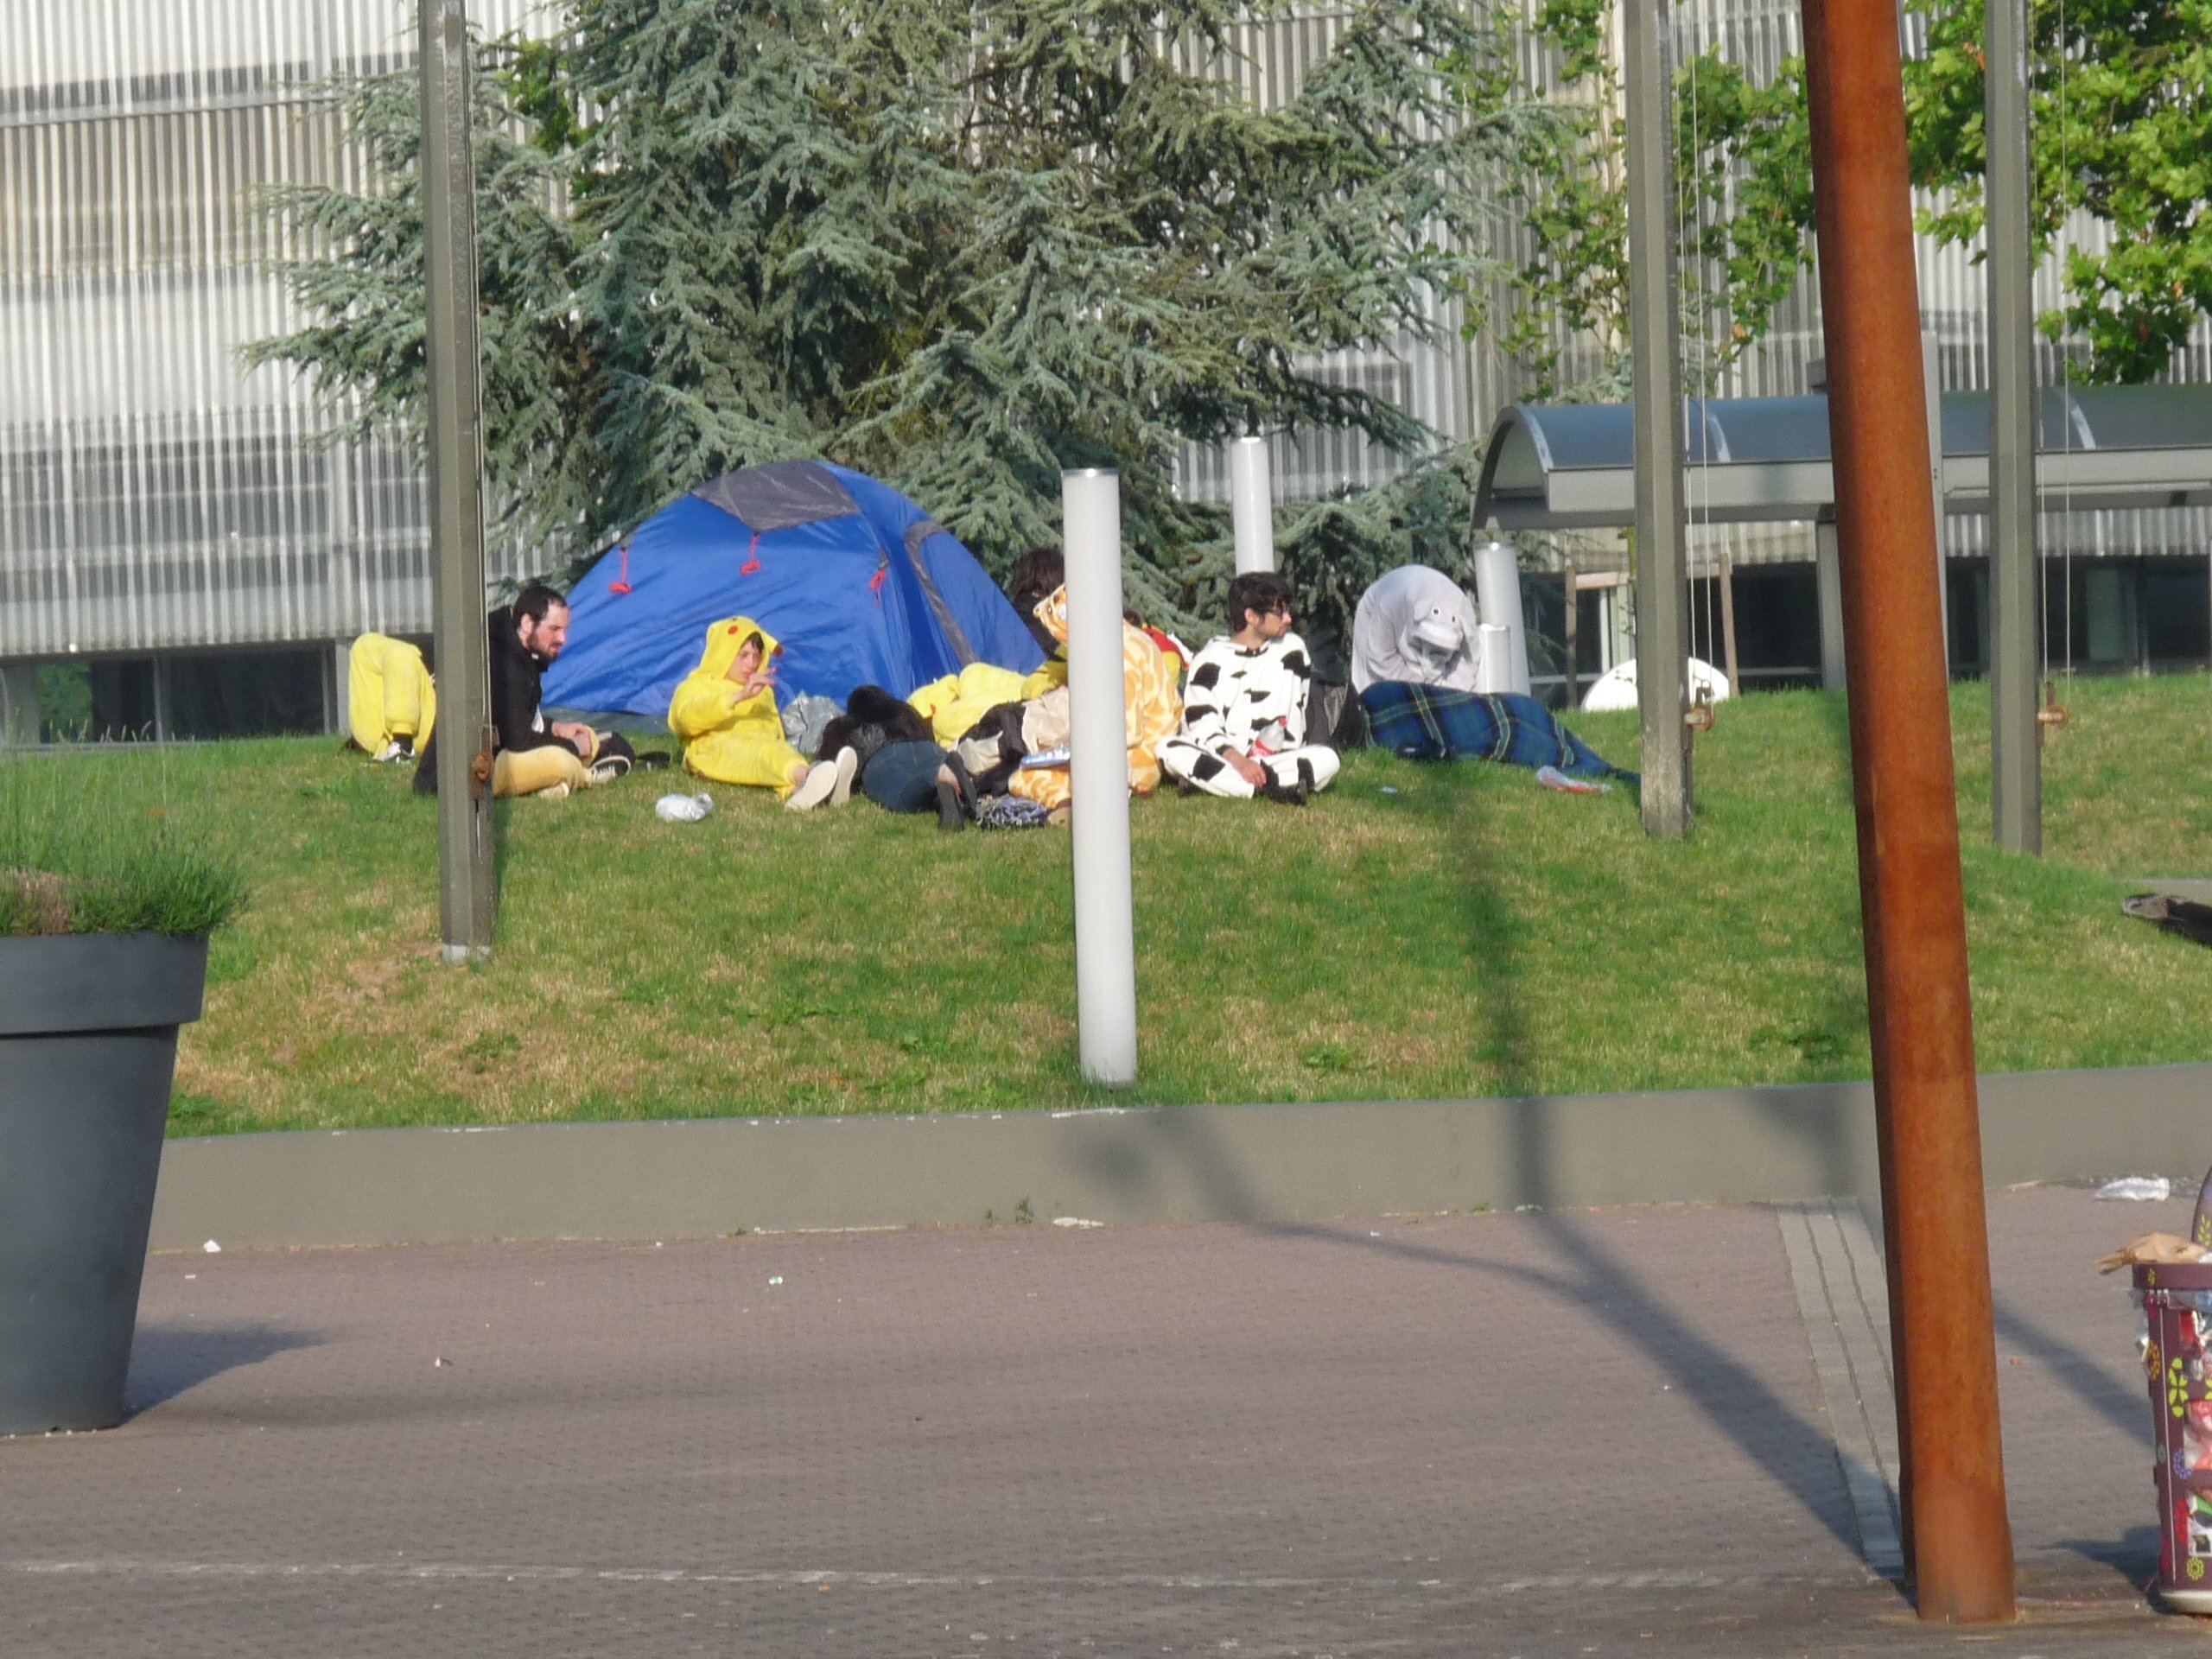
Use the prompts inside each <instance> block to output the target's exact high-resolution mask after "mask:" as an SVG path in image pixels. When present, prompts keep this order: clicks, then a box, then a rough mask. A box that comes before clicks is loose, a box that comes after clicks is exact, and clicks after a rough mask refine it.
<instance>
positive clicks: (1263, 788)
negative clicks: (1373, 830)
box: [1160, 570, 1339, 806]
mask: <svg viewBox="0 0 2212 1659" xmlns="http://www.w3.org/2000/svg"><path fill="white" fill-rule="evenodd" d="M1290 623H1291V607H1290V584H1289V583H1288V582H1285V581H1284V580H1283V579H1282V578H1281V576H1279V575H1275V574H1274V572H1273V571H1272V570H1248V571H1246V572H1245V573H1244V574H1243V575H1240V576H1238V577H1237V578H1236V580H1235V581H1233V582H1230V584H1229V626H1230V632H1227V633H1224V634H1217V635H1216V636H1215V637H1214V638H1213V639H1210V640H1208V641H1207V642H1206V644H1205V645H1204V646H1203V647H1202V648H1201V649H1200V650H1199V652H1198V655H1197V656H1196V657H1195V658H1192V662H1191V677H1190V680H1189V683H1187V684H1186V686H1185V689H1184V692H1183V728H1182V730H1181V731H1179V732H1178V733H1177V734H1175V735H1174V736H1173V737H1171V738H1169V739H1168V740H1167V741H1166V742H1164V743H1162V744H1161V745H1160V770H1161V771H1163V772H1166V774H1167V775H1168V776H1169V777H1171V778H1173V779H1175V780H1176V781H1177V782H1178V783H1179V784H1181V785H1183V786H1184V787H1185V789H1186V790H1192V791H1202V792H1204V793H1205V794H1208V795H1227V796H1230V797H1233V798H1236V799H1239V800H1247V801H1249V800H1250V799H1251V798H1252V797H1254V796H1255V795H1264V796H1266V797H1267V798H1268V799H1269V800H1271V801H1282V802H1285V803H1287V804H1290V805H1293V806H1302V805H1304V804H1306V797H1307V796H1308V795H1311V794H1313V793H1314V792H1316V791H1319V790H1324V789H1326V788H1327V787H1328V786H1329V781H1330V779H1332V778H1334V777H1335V776H1336V775H1337V768H1338V764H1339V763H1338V760H1337V752H1336V751H1335V750H1334V749H1332V748H1326V747H1323V746H1322V745H1320V744H1318V743H1312V744H1309V743H1308V742H1306V687H1307V685H1308V683H1309V682H1310V680H1311V678H1312V669H1311V666H1310V665H1309V664H1308V662H1307V659H1306V642H1305V641H1304V640H1303V639H1300V638H1299V637H1298V636H1297V635H1296V634H1294V633H1293V632H1291V631H1290Z"/></svg>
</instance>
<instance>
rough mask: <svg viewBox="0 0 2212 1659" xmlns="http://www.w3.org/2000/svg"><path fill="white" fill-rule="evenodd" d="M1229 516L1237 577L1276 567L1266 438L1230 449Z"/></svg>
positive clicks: (1238, 443) (1241, 442) (1238, 442)
mask: <svg viewBox="0 0 2212 1659" xmlns="http://www.w3.org/2000/svg"><path fill="white" fill-rule="evenodd" d="M1229 516H1230V524H1232V525H1233V526H1234V527H1235V530H1236V574H1237V575H1240V576H1241V575H1243V574H1244V573H1245V572H1246V571H1248V570H1272V569H1274V568H1275V499H1274V480H1273V478H1272V476H1271V475H1270V472H1269V467H1268V441H1267V440H1266V439H1265V438H1239V439H1237V440H1236V442H1235V443H1233V444H1231V445H1230V447H1229Z"/></svg>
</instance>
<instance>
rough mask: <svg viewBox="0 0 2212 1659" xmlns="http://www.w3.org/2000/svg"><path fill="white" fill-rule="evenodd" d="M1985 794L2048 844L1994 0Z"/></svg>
mask: <svg viewBox="0 0 2212 1659" xmlns="http://www.w3.org/2000/svg"><path fill="white" fill-rule="evenodd" d="M1984 28H1985V29H1986V36H1985V39H1986V50H1987V61H1986V67H1985V70H1984V86H1985V96H1986V106H1985V109H1984V111H1983V118H1982V127H1983V130H1984V131H1985V132H1986V133H1987V134H1988V136H1989V161H1988V170H1987V185H1988V235H1989V601H1990V619H1989V771H1990V778H1989V804H1990V816H1991V817H1992V818H1993V821H1994V823H1993V828H1994V830H1995V833H1996V838H1997V844H1998V845H1999V847H2002V848H2005V849H2007V850H2008V851H2011V852H2015V853H2027V854H2030V855H2040V854H2041V853H2042V851H2043V743H2042V728H2040V727H2039V726H2038V725H2037V721H2036V660H2037V656H2038V654H2039V653H2038V652H2037V638H2036V636H2037V632H2039V631H2040V620H2041V618H2040V613H2041V609H2042V606H2041V603H2040V600H2041V595H2040V593H2039V591H2038V589H2039V588H2040V586H2041V583H2040V581H2039V577H2040V575H2041V571H2040V570H2039V569H2038V568H2037V566H2038V564H2039V562H2040V561H2039V559H2038V556H2037V546H2036V359H2035V306H2034V304H2033V302H2032V301H2033V296H2032V291H2031V286H2030V284H2031V281H2032V278H2033V275H2034V264H2033V260H2032V257H2031V250H2030V248H2029V245H2028V18H2027V0H1988V5H1987V8H1986V22H1985V24H1984Z"/></svg>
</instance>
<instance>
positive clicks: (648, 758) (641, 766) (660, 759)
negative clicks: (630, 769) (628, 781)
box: [637, 749, 669, 772]
mask: <svg viewBox="0 0 2212 1659" xmlns="http://www.w3.org/2000/svg"><path fill="white" fill-rule="evenodd" d="M668 764H669V757H668V755H667V753H665V752H664V751H662V750H660V749H640V750H639V751H638V760H637V766H638V770H639V772H658V771H659V770H660V769H661V768H662V767H663V766H666V765H668Z"/></svg>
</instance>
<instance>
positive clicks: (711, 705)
mask: <svg viewBox="0 0 2212 1659" xmlns="http://www.w3.org/2000/svg"><path fill="white" fill-rule="evenodd" d="M756 635H757V636H758V637H759V639H760V659H761V662H762V664H764V665H766V664H770V663H772V662H773V661H774V660H775V658H776V655H777V653H778V652H780V651H782V650H783V647H782V646H781V645H779V644H777V643H776V636H775V635H774V634H772V633H770V632H768V630H767V629H766V628H764V627H762V626H760V624H759V623H758V622H755V621H754V620H753V619H752V618H751V617H749V616H728V617H724V618H723V619H722V620H721V621H719V622H717V623H715V625H714V626H712V627H710V628H709V629H708V630H707V644H706V648H705V650H704V651H703V652H702V654H701V656H700V658H699V666H698V667H696V668H695V669H693V670H692V671H690V673H689V674H687V675H685V676H684V677H683V683H682V684H680V685H678V686H677V688H676V696H674V697H673V698H672V699H671V701H670V702H669V708H668V723H669V726H670V728H671V729H672V730H673V731H674V732H675V733H676V734H677V736H678V737H681V738H684V739H687V740H688V739H690V738H693V737H696V736H698V735H700V734H702V733H705V732H709V731H713V730H715V729H717V728H724V727H728V726H730V725H732V724H735V723H741V722H748V721H758V720H760V719H762V718H764V717H765V718H766V719H767V720H768V721H776V718H777V717H776V693H775V690H774V688H772V687H771V688H770V689H768V690H765V691H756V692H754V693H753V695H752V696H749V697H745V698H742V699H741V700H740V701H739V702H736V703H735V704H734V705H733V704H732V703H731V702H729V700H728V695H727V694H728V692H729V691H731V690H733V689H734V688H733V686H732V683H731V682H730V679H729V670H730V664H733V663H734V662H735V661H736V660H737V653H738V652H740V651H741V650H743V649H744V648H745V642H746V641H747V639H753V637H755V636H756ZM776 729H777V731H778V732H779V734H780V733H781V731H782V729H783V728H782V726H781V724H780V723H778V724H777V727H776Z"/></svg>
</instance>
